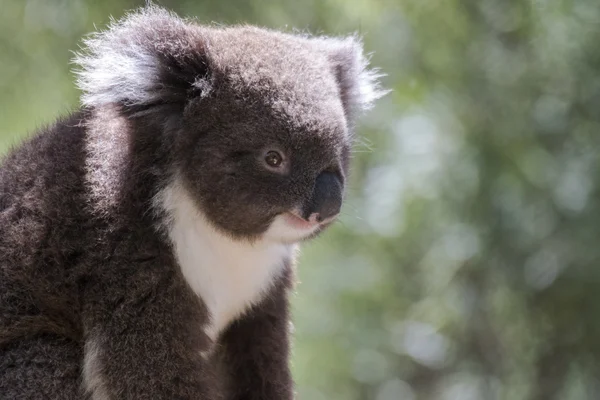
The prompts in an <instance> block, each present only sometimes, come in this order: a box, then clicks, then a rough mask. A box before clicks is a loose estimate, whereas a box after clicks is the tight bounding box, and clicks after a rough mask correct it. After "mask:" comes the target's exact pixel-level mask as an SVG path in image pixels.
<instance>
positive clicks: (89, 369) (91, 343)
mask: <svg viewBox="0 0 600 400" xmlns="http://www.w3.org/2000/svg"><path fill="white" fill-rule="evenodd" d="M99 355H100V344H99V343H98V342H97V341H96V340H95V339H94V338H93V337H90V338H89V339H88V340H87V341H86V343H85V346H84V360H83V386H84V389H85V392H86V393H88V394H91V396H92V397H91V398H92V400H109V399H110V397H109V395H108V393H107V391H106V386H105V383H104V379H103V377H102V372H101V370H102V367H101V365H100V360H99Z"/></svg>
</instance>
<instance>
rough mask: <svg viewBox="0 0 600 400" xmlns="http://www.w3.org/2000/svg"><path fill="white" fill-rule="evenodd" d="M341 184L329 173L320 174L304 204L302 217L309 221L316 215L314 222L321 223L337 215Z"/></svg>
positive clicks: (340, 202)
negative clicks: (308, 198)
mask: <svg viewBox="0 0 600 400" xmlns="http://www.w3.org/2000/svg"><path fill="white" fill-rule="evenodd" d="M342 192H343V187H342V182H341V181H340V179H339V178H338V176H337V175H335V174H334V173H331V172H322V173H321V174H320V175H319V176H318V177H317V179H316V180H315V188H314V190H313V193H312V196H311V198H310V200H309V201H308V202H307V203H306V205H305V207H304V209H303V212H302V217H303V218H304V219H306V220H309V219H311V218H310V217H311V215H313V214H316V221H317V222H323V221H326V220H328V219H331V218H333V217H335V216H336V215H338V214H339V212H340V208H341V207H342V197H343V194H342Z"/></svg>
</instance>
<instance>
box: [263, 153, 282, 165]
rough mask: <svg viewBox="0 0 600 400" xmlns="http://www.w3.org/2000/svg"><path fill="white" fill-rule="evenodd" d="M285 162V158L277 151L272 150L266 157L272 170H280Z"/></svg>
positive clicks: (266, 161)
mask: <svg viewBox="0 0 600 400" xmlns="http://www.w3.org/2000/svg"><path fill="white" fill-rule="evenodd" d="M282 162H283V156H282V155H281V154H280V153H278V152H277V151H274V150H271V151H269V152H267V154H266V155H265V163H267V165H268V166H269V167H271V168H278V167H280V166H281V163H282Z"/></svg>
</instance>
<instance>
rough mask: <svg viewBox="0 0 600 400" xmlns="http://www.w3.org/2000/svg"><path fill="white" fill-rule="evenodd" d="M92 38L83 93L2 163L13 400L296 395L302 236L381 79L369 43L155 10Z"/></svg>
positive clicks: (323, 217) (333, 192)
mask: <svg viewBox="0 0 600 400" xmlns="http://www.w3.org/2000/svg"><path fill="white" fill-rule="evenodd" d="M85 45H86V47H85V49H84V50H83V51H82V53H81V54H79V55H78V56H77V58H76V62H77V63H78V64H79V66H80V68H79V70H78V72H77V73H78V84H79V87H80V88H81V89H82V91H83V95H82V103H83V107H82V109H81V110H80V111H78V112H75V113H73V114H72V115H70V116H69V117H67V118H65V119H62V120H59V121H58V122H56V123H55V124H54V125H52V126H51V127H48V128H46V129H43V130H41V131H40V132H38V133H37V134H36V135H35V136H33V137H32V138H31V139H29V140H28V141H26V142H25V143H23V144H22V145H21V146H19V147H18V148H16V149H14V150H13V151H12V152H10V153H9V155H8V156H7V157H6V158H5V159H4V160H3V163H2V166H1V168H0V398H11V399H48V398H53V399H67V400H68V399H80V398H88V399H92V400H112V399H148V398H152V399H210V400H213V399H230V400H242V399H262V400H268V399H273V400H274V399H278V400H282V399H291V398H293V384H292V379H291V376H290V372H289V367H288V357H289V332H288V330H289V311H288V300H287V292H288V290H289V289H290V288H291V287H292V283H293V264H294V253H295V248H296V247H297V243H298V242H300V241H302V240H306V239H308V238H310V237H313V236H315V235H317V234H318V233H319V232H320V231H322V230H323V229H324V228H326V227H327V226H328V225H329V224H330V223H331V221H333V220H334V218H335V215H336V214H337V213H338V212H339V207H340V206H341V202H342V195H343V187H344V182H345V180H346V174H347V170H348V162H349V150H350V146H351V126H352V123H353V121H354V120H355V117H356V115H357V113H358V112H360V111H361V110H364V109H366V108H369V107H370V106H371V105H372V103H373V101H374V100H375V99H376V98H377V97H379V96H381V95H382V94H383V92H382V91H381V90H380V89H379V87H378V85H377V74H376V73H375V72H373V71H369V70H368V69H367V62H366V59H365V57H364V56H363V55H362V48H361V47H362V46H361V44H360V42H359V41H358V40H357V39H356V38H354V37H349V38H326V37H316V38H315V37H309V36H299V35H291V34H285V33H280V32H274V31H269V30H265V29H259V28H255V27H248V26H241V27H227V28H215V27H206V26H200V25H197V24H195V23H193V22H190V21H185V20H182V19H180V18H178V17H177V16H175V15H173V14H171V13H169V12H167V11H164V10H162V9H159V8H156V7H147V8H144V9H141V10H138V11H136V12H134V13H131V14H130V15H128V16H127V17H125V18H124V19H123V20H121V21H118V22H113V23H112V24H111V26H109V28H108V29H107V30H106V31H104V32H100V33H97V34H95V35H94V36H91V37H90V38H89V39H88V40H86V42H85ZM273 154H275V158H273V157H272V155H273ZM270 156H271V158H269V157H270ZM273 159H274V160H276V161H275V162H273V161H272V160H273Z"/></svg>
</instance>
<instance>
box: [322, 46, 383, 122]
mask: <svg viewBox="0 0 600 400" xmlns="http://www.w3.org/2000/svg"><path fill="white" fill-rule="evenodd" d="M322 43H323V44H324V45H325V47H326V50H327V51H328V53H329V58H330V60H331V63H332V64H333V68H334V71H335V74H336V78H337V80H338V84H339V86H340V95H341V97H342V102H343V104H344V108H345V109H346V113H347V114H350V115H352V114H354V113H356V112H361V111H365V110H368V109H370V108H371V107H372V106H373V104H374V102H375V100H377V99H379V98H381V97H382V96H384V95H386V94H387V93H388V92H389V90H385V89H382V87H381V84H380V82H379V80H380V78H381V77H383V76H384V75H383V74H381V73H380V72H379V70H377V69H372V68H369V60H368V58H367V57H366V56H365V54H364V52H363V45H362V41H361V40H360V39H359V38H358V36H355V35H354V36H349V37H345V38H324V39H323V40H322Z"/></svg>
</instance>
